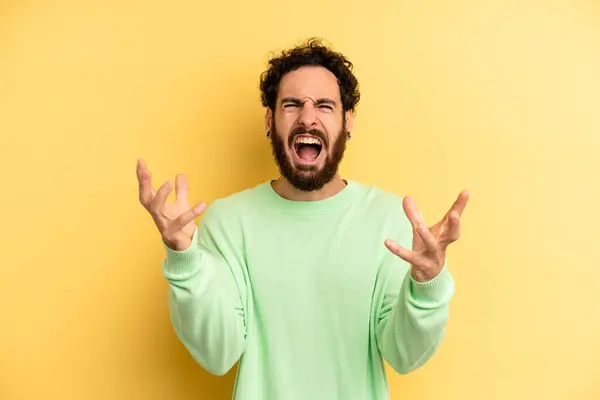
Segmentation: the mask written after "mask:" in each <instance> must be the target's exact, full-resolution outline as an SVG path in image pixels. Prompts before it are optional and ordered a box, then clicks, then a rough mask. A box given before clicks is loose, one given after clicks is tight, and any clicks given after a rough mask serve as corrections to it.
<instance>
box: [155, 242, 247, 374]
mask: <svg viewBox="0 0 600 400" xmlns="http://www.w3.org/2000/svg"><path fill="white" fill-rule="evenodd" d="M195 243H196V242H195V241H194V244H193V245H192V247H191V248H190V249H188V250H186V251H183V252H176V251H172V250H169V249H167V257H166V259H165V261H164V263H163V273H164V275H165V277H166V279H167V281H168V282H169V310H170V314H171V320H172V323H173V326H174V329H175V331H176V333H177V335H178V337H179V339H180V340H181V341H182V343H183V344H184V345H185V346H186V348H187V349H188V351H189V352H190V354H191V355H192V356H193V357H194V359H195V360H196V361H197V362H198V363H199V364H200V365H201V366H202V367H203V368H205V369H206V370H207V371H209V372H210V373H212V374H215V375H223V374H225V373H227V371H229V370H230V369H231V367H232V366H233V365H234V364H235V363H236V362H237V361H238V359H239V358H240V356H241V354H242V352H243V350H244V342H245V339H244V338H245V327H244V316H243V315H244V314H243V310H242V308H241V305H240V303H239V302H237V301H236V300H235V299H233V297H235V294H233V295H232V292H231V288H230V287H227V286H228V285H227V284H226V283H225V282H224V280H223V279H221V278H220V273H219V268H227V266H226V265H223V263H222V262H221V261H220V260H219V259H218V258H216V257H214V256H213V255H212V254H211V253H209V252H208V251H205V250H203V249H201V248H200V247H199V246H198V245H197V244H195Z"/></svg>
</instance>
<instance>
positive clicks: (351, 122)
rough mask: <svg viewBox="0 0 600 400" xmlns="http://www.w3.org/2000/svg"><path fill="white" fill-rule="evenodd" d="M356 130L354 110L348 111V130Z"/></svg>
mask: <svg viewBox="0 0 600 400" xmlns="http://www.w3.org/2000/svg"><path fill="white" fill-rule="evenodd" d="M353 131H354V113H353V112H352V110H348V111H346V132H353Z"/></svg>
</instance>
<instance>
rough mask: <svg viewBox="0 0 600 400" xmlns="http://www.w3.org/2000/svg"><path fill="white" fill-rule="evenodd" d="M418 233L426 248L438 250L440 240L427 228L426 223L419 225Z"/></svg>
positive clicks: (433, 250) (432, 250)
mask: <svg viewBox="0 0 600 400" xmlns="http://www.w3.org/2000/svg"><path fill="white" fill-rule="evenodd" d="M417 234H418V235H419V237H420V238H421V239H422V240H423V243H424V244H425V248H426V249H427V250H429V251H431V252H436V251H437V249H438V241H437V240H436V239H435V237H434V236H433V233H431V231H430V230H429V229H428V228H427V226H426V225H425V224H419V226H418V227H417Z"/></svg>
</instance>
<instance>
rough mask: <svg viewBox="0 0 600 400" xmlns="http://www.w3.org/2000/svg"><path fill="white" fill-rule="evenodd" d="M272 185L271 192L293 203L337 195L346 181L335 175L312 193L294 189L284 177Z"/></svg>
mask: <svg viewBox="0 0 600 400" xmlns="http://www.w3.org/2000/svg"><path fill="white" fill-rule="evenodd" d="M272 185H273V190H275V192H277V194H278V195H280V196H281V197H283V198H284V199H288V200H293V201H318V200H324V199H326V198H328V197H331V196H335V195H336V194H338V193H339V192H340V191H341V190H342V189H344V188H345V187H346V181H344V180H343V179H342V178H341V177H340V176H339V175H338V174H336V175H335V177H334V178H333V179H332V180H331V182H329V183H327V184H325V186H323V187H322V188H321V189H319V190H314V191H312V192H304V191H302V190H299V189H297V188H295V187H294V186H292V184H291V183H290V182H288V180H287V179H285V178H284V177H279V179H277V180H276V181H274V182H273V184H272Z"/></svg>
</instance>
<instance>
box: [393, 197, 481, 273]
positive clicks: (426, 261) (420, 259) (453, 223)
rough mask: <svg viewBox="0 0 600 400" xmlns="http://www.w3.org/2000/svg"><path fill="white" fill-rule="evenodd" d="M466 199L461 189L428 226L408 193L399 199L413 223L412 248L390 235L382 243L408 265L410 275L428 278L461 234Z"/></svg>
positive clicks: (443, 260)
mask: <svg viewBox="0 0 600 400" xmlns="http://www.w3.org/2000/svg"><path fill="white" fill-rule="evenodd" d="M468 200H469V192H468V191H464V192H462V193H460V194H459V196H458V198H457V199H456V201H455V202H454V204H453V205H452V207H450V210H449V211H448V212H447V213H446V215H444V218H442V219H441V220H440V221H439V222H438V223H437V224H435V225H433V226H431V227H430V228H428V227H427V225H426V224H425V221H424V220H423V218H422V217H421V216H420V214H419V212H418V211H417V207H416V206H415V203H414V201H413V199H412V198H411V197H405V198H404V199H403V201H402V206H403V207H404V212H405V213H406V216H407V217H408V219H409V221H410V223H411V224H412V227H413V243H412V250H408V249H406V248H404V247H402V246H400V245H399V244H398V243H396V242H394V241H393V240H391V239H388V240H386V241H385V246H386V247H387V248H388V249H389V250H390V251H391V252H392V253H394V254H395V255H397V256H398V257H400V258H402V259H403V260H404V261H406V262H408V263H409V264H410V265H411V275H412V277H413V279H415V280H416V281H417V282H427V281H430V280H431V279H433V278H435V277H436V276H437V275H438V274H439V273H440V271H441V270H442V268H443V267H444V264H445V262H446V248H447V247H448V245H449V244H450V243H453V242H455V241H456V240H458V238H459V236H460V217H461V216H462V213H463V211H464V209H465V207H466V205H467V201H468Z"/></svg>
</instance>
